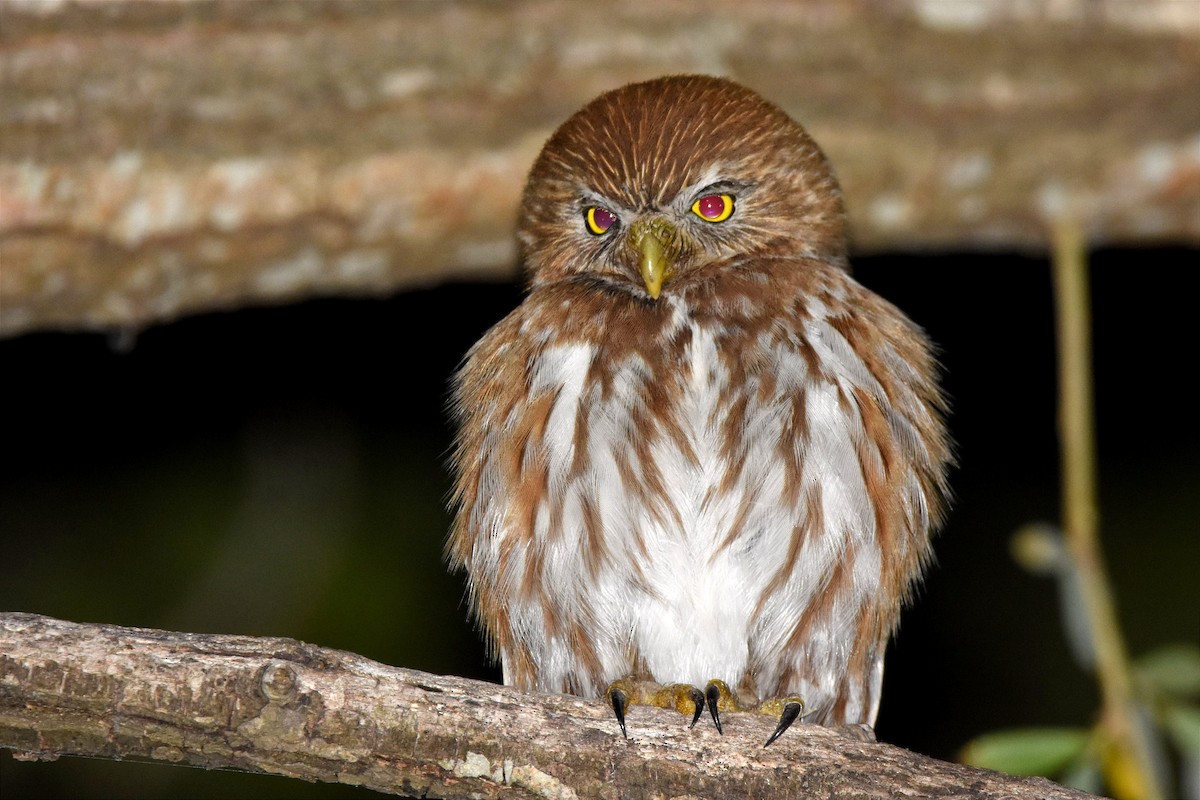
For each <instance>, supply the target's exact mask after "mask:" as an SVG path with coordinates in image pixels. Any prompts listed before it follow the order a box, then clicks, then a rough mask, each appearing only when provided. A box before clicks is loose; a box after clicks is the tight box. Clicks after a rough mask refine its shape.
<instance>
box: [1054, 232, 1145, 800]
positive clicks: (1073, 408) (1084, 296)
mask: <svg viewBox="0 0 1200 800" xmlns="http://www.w3.org/2000/svg"><path fill="white" fill-rule="evenodd" d="M1087 270H1088V265H1087V253H1086V243H1085V241H1084V237H1083V231H1082V228H1081V226H1080V225H1079V223H1078V222H1077V221H1075V220H1063V221H1060V222H1059V223H1058V225H1056V227H1055V230H1054V287H1055V292H1054V294H1055V303H1056V306H1057V308H1056V317H1057V319H1058V359H1059V412H1058V413H1059V418H1058V424H1059V439H1060V447H1061V452H1062V505H1063V512H1062V513H1063V529H1064V531H1065V535H1066V542H1067V550H1068V552H1069V553H1070V555H1071V558H1072V560H1073V561H1074V563H1075V568H1076V570H1077V571H1078V575H1079V584H1080V589H1081V593H1082V595H1083V602H1084V607H1085V613H1086V615H1087V620H1088V625H1089V628H1090V630H1091V634H1092V641H1093V643H1094V646H1095V651H1096V672H1097V677H1098V679H1099V682H1100V690H1101V695H1102V698H1103V717H1102V719H1103V724H1104V727H1105V729H1106V731H1107V732H1108V735H1109V737H1110V738H1111V741H1112V743H1113V745H1114V746H1115V748H1116V758H1115V759H1114V758H1106V761H1108V762H1109V764H1110V765H1111V764H1119V765H1120V767H1119V768H1118V769H1116V770H1113V769H1112V768H1111V767H1110V769H1109V770H1108V773H1109V779H1110V783H1117V782H1119V783H1120V784H1121V785H1119V786H1118V785H1114V786H1113V789H1114V791H1117V792H1118V795H1119V796H1125V795H1126V794H1128V796H1130V797H1136V798H1146V800H1154V799H1155V798H1161V797H1163V790H1162V787H1161V786H1159V785H1158V780H1157V776H1156V774H1155V771H1154V768H1153V762H1152V760H1151V755H1150V746H1149V742H1148V741H1147V740H1146V736H1145V732H1144V729H1143V726H1141V725H1139V724H1138V722H1137V718H1136V713H1135V709H1134V701H1133V691H1132V682H1131V680H1130V668H1129V657H1128V654H1127V652H1126V649H1125V642H1124V638H1123V637H1122V635H1121V628H1120V625H1119V624H1118V621H1117V612H1116V602H1115V600H1114V598H1113V593H1112V589H1111V586H1110V584H1109V581H1108V576H1107V571H1106V569H1105V566H1104V558H1103V554H1102V553H1101V550H1100V543H1099V536H1098V533H1097V528H1098V522H1097V521H1098V516H1099V515H1098V510H1097V508H1098V507H1097V500H1096V450H1095V431H1094V422H1093V418H1092V417H1093V415H1092V408H1093V400H1092V346H1091V302H1090V299H1089V293H1088V273H1087ZM1114 773H1116V774H1114ZM1114 779H1115V780H1114Z"/></svg>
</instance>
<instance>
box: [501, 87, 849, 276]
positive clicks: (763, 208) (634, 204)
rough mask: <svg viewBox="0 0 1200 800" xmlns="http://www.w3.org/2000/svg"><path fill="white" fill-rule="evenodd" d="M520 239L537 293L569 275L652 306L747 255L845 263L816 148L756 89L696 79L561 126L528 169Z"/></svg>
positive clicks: (836, 210) (838, 209)
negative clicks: (679, 285) (673, 287)
mask: <svg viewBox="0 0 1200 800" xmlns="http://www.w3.org/2000/svg"><path fill="white" fill-rule="evenodd" d="M519 239H520V245H521V254H522V261H523V263H524V265H525V267H526V268H527V269H528V270H529V277H530V282H531V284H532V285H533V286H535V287H536V286H538V285H540V284H545V283H552V282H555V281H558V280H562V279H564V278H568V277H576V276H579V277H587V278H598V279H602V280H605V281H612V282H613V283H615V284H617V285H621V286H625V287H628V288H629V289H630V290H632V291H635V292H639V293H642V294H643V295H649V296H650V297H651V298H657V297H658V294H659V292H661V291H664V290H666V289H664V288H663V287H664V284H665V285H666V286H668V287H669V286H670V284H671V282H672V281H677V280H683V279H684V278H686V277H692V276H696V275H699V274H700V272H701V271H702V270H703V269H704V268H705V267H706V266H709V265H712V264H716V263H723V264H726V265H730V264H736V262H737V261H738V260H739V259H740V257H743V256H756V257H761V256H766V257H771V258H778V257H784V258H787V257H801V258H811V259H818V260H821V261H824V262H826V263H831V262H832V263H836V264H838V265H840V266H844V265H845V247H846V245H845V218H844V214H843V211H842V202H841V193H840V191H839V189H838V185H837V180H836V178H835V177H834V175H833V171H832V169H831V167H830V166H829V162H828V161H827V160H826V158H825V155H824V154H823V153H822V152H821V150H820V148H819V147H817V145H816V143H815V142H814V141H813V140H812V138H810V137H809V135H808V134H807V133H806V132H805V130H804V129H803V128H802V127H801V126H800V125H799V124H797V123H796V122H795V121H794V120H792V119H791V118H790V117H788V115H787V114H785V113H784V112H783V111H782V110H781V109H780V108H779V107H778V106H775V105H774V104H772V103H770V102H768V101H766V100H764V99H763V98H762V97H761V96H759V95H758V94H756V93H755V92H753V91H751V90H749V89H747V88H745V87H744V86H741V85H739V84H737V83H734V82H732V81H729V80H725V79H722V78H714V77H709V76H703V75H682V76H671V77H665V78H658V79H656V80H651V81H646V82H644V83H634V84H630V85H627V86H623V87H621V88H619V89H615V90H613V91H610V92H607V93H605V94H603V95H601V96H599V97H598V98H596V99H595V100H593V101H592V102H591V103H588V104H587V105H586V106H584V107H583V108H582V109H580V110H579V111H578V112H576V113H575V114H574V115H573V116H572V117H571V118H570V119H568V120H567V121H566V122H565V123H563V124H562V126H561V127H559V128H558V130H557V131H555V132H554V134H553V135H552V136H551V137H550V139H549V141H547V142H546V145H545V147H544V148H543V149H542V152H541V155H539V157H538V159H537V161H536V162H535V163H534V165H533V168H532V170H531V171H530V174H529V181H528V183H527V185H526V188H525V194H524V197H523V200H522V208H521V213H520V224H519ZM759 263H760V264H761V261H760V262H759Z"/></svg>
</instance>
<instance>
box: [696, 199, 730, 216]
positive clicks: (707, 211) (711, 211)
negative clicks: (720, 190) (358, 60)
mask: <svg viewBox="0 0 1200 800" xmlns="http://www.w3.org/2000/svg"><path fill="white" fill-rule="evenodd" d="M692 213H693V214H695V215H696V216H697V217H699V218H700V219H702V220H704V221H705V222H724V221H725V220H727V219H729V216H730V215H731V214H732V213H733V196H732V195H728V194H706V195H704V197H701V198H700V199H699V200H697V201H696V202H694V203H692Z"/></svg>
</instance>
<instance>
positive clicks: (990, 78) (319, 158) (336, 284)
mask: <svg viewBox="0 0 1200 800" xmlns="http://www.w3.org/2000/svg"><path fill="white" fill-rule="evenodd" d="M1192 11H1193V9H1192V8H1191V7H1190V4H1189V3H1187V2H1183V3H1180V2H1177V1H1175V0H1141V2H1138V3H1130V2H1127V0H1058V1H1057V2H1054V3H1005V2H970V3H929V2H917V0H909V2H899V1H898V2H894V3H876V2H843V0H836V1H834V0H804V2H795V0H775V1H774V2H762V3H753V4H745V3H741V4H725V5H716V4H712V3H691V2H681V1H680V0H674V1H673V2H656V3H646V2H643V0H614V2H608V3H549V2H545V0H512V1H510V2H502V3H455V2H446V3H354V2H350V3H347V2H323V3H295V2H265V1H264V2H255V3H236V2H234V3H207V2H204V3H191V2H181V3H146V2H133V1H131V0H114V2H105V3H50V4H47V3H38V2H7V3H3V4H0V17H2V18H3V19H2V20H0V22H2V24H0V81H2V84H0V89H2V92H3V106H4V113H3V114H0V262H2V263H3V271H0V294H2V295H3V300H4V307H3V313H2V314H0V335H13V334H17V333H20V332H23V331H29V330H38V329H47V328H64V329H81V328H83V329H105V328H111V327H117V326H123V327H128V328H135V329H136V328H138V327H141V326H145V325H150V324H154V323H157V322H161V321H165V320H170V319H173V318H175V317H178V316H180V315H182V314H188V313H196V312H199V311H205V310H212V309H218V308H228V307H235V306H243V305H250V304H256V303H271V302H288V301H292V300H295V299H297V298H303V297H309V296H313V295H318V294H380V293H386V292H391V291H394V290H396V289H398V288H405V287H412V286H415V285H420V284H422V283H430V282H434V281H442V280H447V279H449V278H453V277H464V276H466V277H484V276H486V277H490V278H502V279H507V278H511V277H512V276H513V274H514V272H515V269H516V252H515V246H514V240H513V235H512V229H513V223H514V220H515V217H516V213H517V206H518V203H519V198H520V190H521V184H522V182H523V181H524V177H525V173H526V171H527V170H528V168H529V165H530V164H531V163H532V161H533V158H534V156H535V155H536V153H537V151H538V149H539V147H540V146H541V144H542V142H543V141H544V140H545V138H546V136H547V135H548V134H549V133H550V132H551V131H552V130H553V129H554V127H555V126H557V125H558V124H559V123H561V122H562V121H563V120H564V119H565V118H566V117H567V116H568V115H569V114H570V113H571V112H573V111H574V110H576V109H577V108H578V107H579V106H581V105H582V104H583V103H584V102H586V101H588V100H590V99H591V98H592V97H593V96H594V95H596V94H597V93H598V92H600V91H602V90H605V89H611V88H613V87H615V86H618V85H620V84H622V83H625V82H627V81H632V80H641V79H645V78H648V77H653V76H656V75H662V74H667V73H672V72H709V73H719V74H725V75H728V76H730V77H733V78H735V79H738V80H741V81H743V82H745V83H746V84H748V85H750V86H752V87H753V88H755V89H757V90H758V91H760V92H762V93H763V94H764V95H765V96H767V97H768V98H770V99H771V100H774V101H775V102H777V103H779V104H780V105H782V106H783V107H784V108H785V109H786V110H787V111H788V112H790V113H791V114H793V115H794V116H795V117H796V118H797V119H798V120H800V121H801V122H802V123H803V124H804V125H805V126H806V127H808V128H809V130H810V131H811V132H812V133H813V135H814V136H815V138H816V139H817V141H818V142H820V143H821V145H822V146H823V147H824V148H825V149H826V150H827V151H828V153H829V155H830V157H831V159H832V161H833V163H834V165H835V167H836V168H837V170H838V174H839V176H840V178H841V181H842V185H843V188H844V190H845V194H846V200H847V208H848V210H849V214H850V216H851V226H852V230H853V231H854V238H855V242H856V247H857V250H858V252H868V251H874V252H879V251H881V250H890V249H898V248H899V249H911V248H958V249H978V248H993V247H1000V248H1034V249H1039V250H1040V249H1043V248H1045V247H1046V244H1047V240H1046V235H1045V227H1046V226H1045V225H1044V224H1042V223H1044V222H1045V220H1046V219H1047V218H1048V215H1053V213H1054V211H1055V209H1056V208H1057V207H1058V206H1060V205H1062V204H1064V203H1070V204H1071V205H1072V207H1074V208H1077V209H1079V212H1080V219H1081V223H1082V224H1083V226H1084V230H1085V233H1086V235H1087V238H1088V240H1089V241H1090V242H1091V243H1093V244H1096V243H1124V244H1164V243H1166V244H1171V243H1181V242H1186V243H1191V244H1195V243H1196V242H1197V241H1200V157H1198V156H1197V150H1196V142H1197V138H1196V137H1197V133H1198V132H1200V110H1198V108H1200V107H1198V106H1197V104H1196V103H1195V102H1190V101H1191V100H1192V98H1193V95H1194V90H1195V86H1197V85H1198V84H1200V36H1198V35H1197V34H1198V33H1200V27H1198V26H1197V25H1196V23H1195V19H1196V17H1195V14H1194V13H1191V12H1192Z"/></svg>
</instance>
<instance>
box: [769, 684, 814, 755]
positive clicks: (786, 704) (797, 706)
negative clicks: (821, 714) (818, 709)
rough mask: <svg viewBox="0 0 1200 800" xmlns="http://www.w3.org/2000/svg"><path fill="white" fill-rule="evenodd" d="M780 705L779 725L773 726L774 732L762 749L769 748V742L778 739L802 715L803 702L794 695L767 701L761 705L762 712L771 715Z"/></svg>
mask: <svg viewBox="0 0 1200 800" xmlns="http://www.w3.org/2000/svg"><path fill="white" fill-rule="evenodd" d="M780 703H782V704H783V711H782V712H780V714H779V724H778V725H776V726H775V732H774V733H772V734H771V736H770V738H768V739H767V741H765V742H763V747H767V746H769V745H770V744H771V742H773V741H775V740H776V739H778V738H779V737H780V735H782V734H783V732H784V731H786V730H787V729H788V728H790V727H792V723H793V722H795V721H796V720H797V719H799V718H800V717H801V715H802V714H803V713H804V700H803V699H802V698H800V697H797V696H795V695H792V696H790V697H783V698H780V699H779V700H768V701H767V702H765V703H763V708H762V710H763V711H766V712H767V713H771V712H772V709H773V708H774V707H775V706H776V705H778V704H780Z"/></svg>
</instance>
